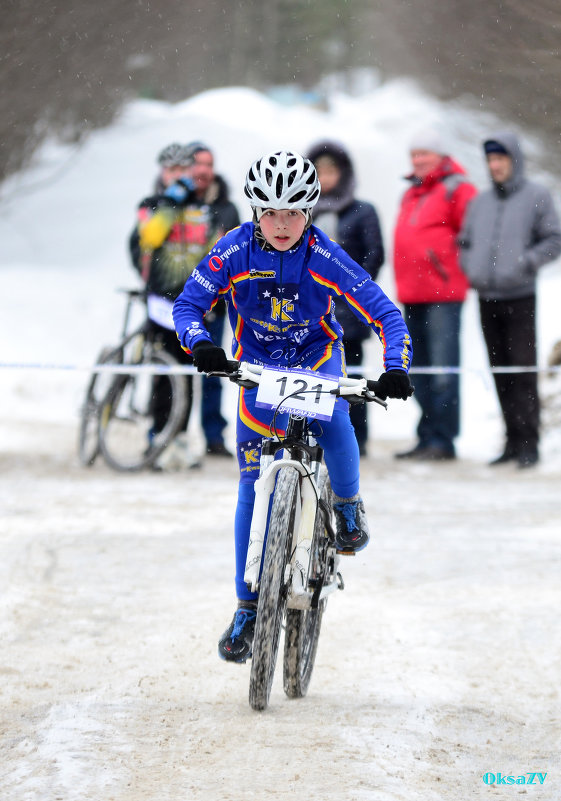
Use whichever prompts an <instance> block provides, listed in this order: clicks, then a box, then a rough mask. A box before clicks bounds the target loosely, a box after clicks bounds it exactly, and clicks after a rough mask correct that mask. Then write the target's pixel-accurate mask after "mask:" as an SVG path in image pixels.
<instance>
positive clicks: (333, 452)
mask: <svg viewBox="0 0 561 801" xmlns="http://www.w3.org/2000/svg"><path fill="white" fill-rule="evenodd" d="M244 191H245V195H246V197H247V198H248V200H249V202H250V204H251V207H252V210H253V220H252V221H251V222H246V223H244V224H243V225H241V226H240V227H239V228H236V229H234V230H233V231H230V232H229V233H228V234H226V236H224V237H222V239H220V240H219V241H218V242H217V243H216V245H215V246H214V248H213V249H212V250H211V251H210V253H209V254H208V255H207V256H206V257H205V258H204V259H203V260H202V261H201V262H200V263H199V265H198V266H197V267H196V268H195V269H194V270H193V272H192V274H191V276H190V277H189V278H188V280H187V282H186V284H185V287H184V289H183V291H182V292H181V294H180V295H179V297H178V298H177V300H176V301H175V304H174V309H173V317H174V322H175V328H176V331H177V335H178V337H179V340H180V343H181V345H182V347H183V348H185V350H186V351H188V352H190V353H192V354H193V361H194V363H195V365H196V366H197V369H198V370H199V371H200V372H205V373H208V372H213V371H225V370H226V368H227V361H228V359H227V356H226V353H225V352H224V350H223V349H222V348H221V347H219V346H217V345H215V344H214V343H213V342H212V340H211V338H210V335H209V334H208V332H207V331H206V329H205V327H204V324H203V319H204V315H205V313H206V312H207V311H208V310H209V309H211V308H212V307H213V305H214V304H215V303H216V302H217V301H218V299H219V298H225V300H226V303H227V310H228V317H229V321H230V325H231V327H232V331H233V342H232V354H233V357H234V359H237V360H244V361H248V362H250V363H254V364H262V365H267V366H278V367H284V368H290V367H299V368H302V369H308V370H321V371H322V372H323V373H326V374H330V375H337V376H340V375H343V374H345V372H346V368H345V357H344V349H343V342H342V336H343V331H342V328H341V326H340V324H339V323H338V321H337V319H336V317H335V314H334V298H336V297H341V298H344V300H345V301H346V302H347V304H348V305H349V306H350V308H351V309H352V310H353V311H354V313H355V314H356V315H357V317H358V318H359V319H361V320H364V321H365V322H366V323H367V324H368V325H370V326H371V327H372V328H373V330H374V331H376V333H377V334H378V337H379V339H380V341H381V343H382V346H383V352H384V367H385V372H384V373H382V375H381V376H380V379H379V380H380V392H379V394H380V396H381V397H383V398H386V397H391V398H403V400H405V399H407V397H408V396H409V394H410V391H411V389H410V387H411V385H410V382H409V377H408V370H409V367H410V364H411V356H412V348H411V338H410V336H409V332H408V330H407V327H406V326H405V323H404V322H403V318H402V316H401V313H400V311H399V309H398V308H397V307H396V306H395V305H394V304H393V303H392V302H391V301H390V300H389V298H387V297H386V295H385V294H384V292H383V291H382V290H381V289H380V287H379V286H378V285H377V284H375V283H374V281H373V280H372V279H371V278H370V276H369V275H368V273H367V272H365V270H363V269H362V267H360V266H359V265H358V264H357V263H356V262H355V261H353V259H351V258H350V256H349V255H348V254H347V253H346V252H345V251H344V250H343V249H342V248H341V247H340V246H339V245H338V244H336V243H335V242H332V241H331V240H330V239H329V237H328V236H327V235H326V234H324V233H323V231H321V230H320V229H319V228H317V227H316V226H313V225H311V213H312V209H313V207H314V205H315V204H316V202H317V200H318V197H319V194H320V186H319V182H318V178H317V173H316V170H315V167H314V165H313V164H312V162H311V161H310V160H309V159H305V158H303V157H302V156H301V155H299V154H297V153H293V152H290V151H280V152H277V153H271V154H269V155H266V156H263V157H262V158H260V159H258V160H257V161H256V162H254V164H252V166H251V167H250V169H249V171H248V173H247V177H246V183H245V190H244ZM256 395H257V390H256V389H244V388H242V389H240V395H239V402H238V418H237V432H236V434H237V450H238V460H239V466H240V482H239V489H238V503H237V509H236V517H235V546H236V547H235V550H236V579H235V583H236V593H237V597H238V608H237V610H236V612H235V614H234V618H233V620H232V622H231V624H230V626H229V628H228V629H227V630H226V631H225V632H224V634H223V635H222V637H221V639H220V641H219V644H218V652H219V655H220V656H221V657H222V658H223V659H226V660H229V661H233V662H245V661H246V659H248V658H249V657H250V656H251V650H252V643H253V633H254V626H255V617H256V608H257V596H256V594H255V593H251V592H250V591H249V590H248V588H247V586H246V584H245V582H244V572H245V561H246V554H247V547H248V540H249V531H250V525H251V516H252V511H253V503H254V498H255V494H254V486H253V485H254V482H255V481H256V479H257V478H258V476H259V458H258V457H259V454H260V449H261V441H262V439H263V438H264V437H269V436H270V430H269V425H270V423H271V421H272V417H273V412H272V411H271V410H268V409H263V408H260V407H257V406H256V403H255V401H256ZM316 439H317V442H318V444H319V445H320V446H321V447H322V448H323V449H324V455H325V463H326V465H327V469H328V472H329V477H330V479H331V486H332V489H333V505H334V510H335V523H336V546H337V548H338V549H339V550H340V551H342V552H343V553H355V552H356V551H359V550H361V549H362V548H364V547H365V546H366V545H367V543H368V540H369V533H368V524H367V520H366V514H365V510H364V504H363V501H362V498H361V497H360V494H359V449H358V444H357V441H356V437H355V435H354V431H353V427H352V424H351V421H350V417H349V404H348V403H347V401H345V400H343V399H342V398H338V399H337V401H336V404H335V410H334V413H333V417H332V419H331V420H330V421H329V422H328V423H327V422H324V421H322V424H321V430H320V429H319V427H318V431H317V435H316ZM247 453H251V454H252V456H255V454H257V457H256V458H252V459H251V460H250V461H247V460H246V457H245V454H247Z"/></svg>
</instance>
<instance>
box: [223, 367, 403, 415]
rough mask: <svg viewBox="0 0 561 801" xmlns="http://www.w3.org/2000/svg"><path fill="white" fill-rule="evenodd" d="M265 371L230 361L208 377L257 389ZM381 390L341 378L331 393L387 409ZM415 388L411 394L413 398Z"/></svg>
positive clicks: (361, 381) (368, 382)
mask: <svg viewBox="0 0 561 801" xmlns="http://www.w3.org/2000/svg"><path fill="white" fill-rule="evenodd" d="M262 371H263V366H262V365H259V364H249V362H238V361H232V360H229V361H228V362H227V368H226V370H224V371H216V372H211V373H208V375H212V376H219V377H222V378H229V379H230V381H232V382H233V383H234V384H238V386H241V387H245V388H246V389H249V388H253V387H256V386H257V385H258V384H259V378H260V376H261V373H262ZM378 389H379V382H378V381H374V380H372V379H366V378H347V377H346V376H341V377H340V378H339V386H338V387H337V389H332V390H331V392H332V393H333V394H334V395H337V396H338V397H342V398H345V400H347V401H349V403H370V402H374V403H378V404H379V405H380V406H383V407H384V408H385V409H387V407H388V404H387V403H386V401H385V400H382V398H380V397H379V396H378V395H377V394H376V393H377V391H378ZM412 394H413V388H411V391H410V392H409V395H410V396H411V395H412Z"/></svg>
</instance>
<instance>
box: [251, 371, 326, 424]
mask: <svg viewBox="0 0 561 801" xmlns="http://www.w3.org/2000/svg"><path fill="white" fill-rule="evenodd" d="M338 386H339V380H338V378H336V377H334V376H331V375H323V374H322V373H315V372H312V371H311V370H282V369H280V368H277V367H265V368H263V372H262V373H261V380H260V381H259V389H258V390H257V398H256V401H255V403H256V405H257V406H261V407H262V408H263V409H277V408H279V407H280V411H281V412H293V413H295V414H303V415H305V416H306V417H317V418H319V419H320V420H331V418H332V416H333V407H334V405H335V395H332V394H330V391H331V390H332V389H337V387H338Z"/></svg>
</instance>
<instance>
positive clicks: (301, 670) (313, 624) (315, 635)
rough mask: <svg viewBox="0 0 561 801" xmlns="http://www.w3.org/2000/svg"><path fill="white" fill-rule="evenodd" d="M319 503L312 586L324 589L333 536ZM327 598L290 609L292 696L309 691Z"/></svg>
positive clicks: (287, 641) (286, 663)
mask: <svg viewBox="0 0 561 801" xmlns="http://www.w3.org/2000/svg"><path fill="white" fill-rule="evenodd" d="M318 489H319V492H320V497H321V500H322V502H323V503H322V504H321V505H322V506H323V509H325V510H329V509H330V508H331V503H330V494H331V490H330V485H329V481H328V480H327V476H326V472H325V471H323V472H322V475H321V477H320V486H319V487H318ZM323 509H322V508H321V507H320V505H319V504H318V508H317V511H316V519H315V524H314V537H313V541H312V557H311V561H310V575H309V577H308V585H309V586H310V587H312V588H314V589H318V590H319V589H320V588H321V586H322V585H323V583H324V581H325V578H326V572H327V570H326V566H327V559H328V547H329V535H328V533H327V530H326V525H325V513H326V512H324V511H323ZM326 603H327V601H326V600H325V599H324V600H323V601H320V602H319V603H318V605H317V608H316V609H288V610H287V613H286V629H285V633H284V660H283V685H284V691H285V693H286V695H287V696H288V697H289V698H303V697H304V696H305V695H306V693H307V692H308V686H309V684H310V679H311V678H312V672H313V669H314V663H315V659H316V653H317V647H318V641H319V633H320V629H321V620H322V616H323V610H324V609H325V606H326Z"/></svg>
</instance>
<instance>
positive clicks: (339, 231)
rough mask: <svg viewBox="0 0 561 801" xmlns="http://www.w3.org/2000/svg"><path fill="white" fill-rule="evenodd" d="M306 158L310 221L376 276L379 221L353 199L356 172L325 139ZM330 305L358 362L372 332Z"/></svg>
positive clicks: (356, 418) (358, 429)
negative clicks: (310, 174)
mask: <svg viewBox="0 0 561 801" xmlns="http://www.w3.org/2000/svg"><path fill="white" fill-rule="evenodd" d="M308 158H309V159H310V160H311V161H313V162H314V165H315V168H316V170H317V173H318V178H319V181H320V184H321V196H320V198H319V200H318V202H317V204H316V206H315V208H314V224H316V225H318V226H319V227H320V228H321V229H322V230H323V231H325V233H326V234H328V236H330V237H331V239H333V240H335V241H336V242H337V243H338V244H339V245H341V247H342V248H344V249H345V250H346V251H347V253H348V254H349V256H351V258H353V259H354V260H355V261H356V262H358V263H359V264H360V266H361V267H363V268H364V269H365V270H366V271H367V273H369V275H370V276H371V277H372V278H373V279H374V280H376V277H377V275H378V272H379V271H380V267H381V266H382V264H383V263H384V244H383V240H382V232H381V230H380V222H379V219H378V215H377V213H376V210H375V208H374V206H372V204H371V203H365V202H363V201H360V200H356V199H355V196H354V192H355V183H356V182H355V174H354V168H353V164H352V161H351V159H350V156H349V154H348V153H347V151H346V150H345V148H344V147H343V146H342V145H340V144H338V143H336V142H329V141H324V142H318V143H317V144H315V145H313V146H312V148H311V149H310V152H309V153H308ZM335 305H336V312H335V313H336V316H337V319H338V320H339V322H340V323H341V325H342V326H343V330H344V337H343V344H344V346H345V359H346V362H347V366H348V367H352V366H358V365H361V364H362V359H363V342H364V341H365V340H366V339H368V337H369V336H370V334H371V333H372V331H371V329H370V328H369V327H368V326H366V325H364V324H363V323H361V322H360V320H358V319H357V318H356V316H355V315H354V314H353V313H352V311H351V310H350V309H349V307H348V305H347V304H346V303H345V302H341V301H339V302H338V303H337V302H336V304H335ZM351 374H352V371H349V375H351ZM350 413H351V422H352V424H353V427H354V430H355V434H356V438H357V442H358V446H359V450H360V454H361V456H365V455H366V445H367V441H368V420H367V415H366V404H363V403H361V404H354V405H352V406H351V410H350Z"/></svg>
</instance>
